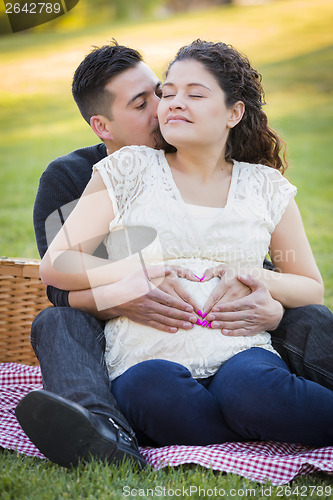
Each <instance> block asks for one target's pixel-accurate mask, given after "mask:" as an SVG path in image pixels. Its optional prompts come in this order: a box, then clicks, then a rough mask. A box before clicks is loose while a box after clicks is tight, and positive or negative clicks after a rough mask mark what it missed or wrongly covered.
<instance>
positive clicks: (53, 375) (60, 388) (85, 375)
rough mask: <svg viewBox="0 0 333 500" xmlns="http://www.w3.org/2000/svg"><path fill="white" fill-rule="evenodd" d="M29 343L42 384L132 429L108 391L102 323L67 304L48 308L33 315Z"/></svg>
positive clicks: (109, 387) (109, 390)
mask: <svg viewBox="0 0 333 500" xmlns="http://www.w3.org/2000/svg"><path fill="white" fill-rule="evenodd" d="M31 345H32V347H33V349H34V351H35V354H36V356H37V358H38V361H39V364H40V367H41V372H42V380H43V387H44V389H45V390H47V391H50V392H53V393H55V394H58V395H60V396H62V397H64V398H67V399H70V400H71V401H74V402H75V403H78V404H80V405H81V406H84V407H85V408H87V410H90V411H92V412H94V413H98V414H101V415H105V416H107V417H112V418H113V419H114V420H116V421H117V422H118V423H120V424H121V425H122V426H123V427H124V428H125V429H127V430H131V428H130V426H129V425H128V422H127V421H126V419H125V418H124V416H123V415H122V414H121V413H120V411H119V409H118V406H117V403H116V401H115V399H114V396H113V394H112V392H111V383H110V380H109V376H108V372H107V368H106V365H105V361H104V351H105V337H104V322H102V321H99V320H98V319H96V318H95V317H94V316H91V315H90V314H88V313H85V312H82V311H79V310H78V309H72V308H70V307H51V308H48V309H45V310H44V311H42V312H41V313H39V315H38V316H37V317H36V319H35V320H34V322H33V324H32V328H31Z"/></svg>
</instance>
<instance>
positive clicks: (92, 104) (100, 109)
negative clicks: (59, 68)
mask: <svg viewBox="0 0 333 500" xmlns="http://www.w3.org/2000/svg"><path fill="white" fill-rule="evenodd" d="M141 61H142V56H141V55H140V54H139V52H138V51H137V50H134V49H130V48H129V47H125V46H124V45H119V44H118V43H117V42H116V41H115V40H113V41H112V42H110V44H109V45H103V47H95V48H94V50H92V52H90V54H88V55H87V56H86V57H85V58H84V59H83V61H82V62H81V64H80V65H79V66H78V68H77V69H76V71H75V73H74V77H73V83H72V94H73V97H74V99H75V102H76V104H77V105H78V108H79V110H80V112H81V115H82V116H83V118H84V119H85V120H86V122H88V123H90V118H91V117H92V116H94V115H104V116H107V117H108V118H109V119H110V120H111V119H112V117H111V116H109V115H110V107H111V104H112V100H113V98H114V96H113V95H112V94H111V93H110V92H108V91H107V90H106V89H105V86H106V85H107V84H108V83H109V81H110V80H111V79H112V78H114V77H115V76H117V75H119V74H120V73H122V72H123V71H126V70H127V69H130V68H133V67H134V66H136V65H137V64H138V63H139V62H141Z"/></svg>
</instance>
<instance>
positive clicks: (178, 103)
mask: <svg viewBox="0 0 333 500" xmlns="http://www.w3.org/2000/svg"><path fill="white" fill-rule="evenodd" d="M169 107H170V109H184V108H185V104H184V101H183V100H182V99H180V98H179V97H178V96H175V97H173V99H171V100H170V102H169Z"/></svg>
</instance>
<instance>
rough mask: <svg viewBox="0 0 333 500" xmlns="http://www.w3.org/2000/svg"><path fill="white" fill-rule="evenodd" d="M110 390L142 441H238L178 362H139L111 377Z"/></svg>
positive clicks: (213, 403) (205, 393) (211, 399)
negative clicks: (116, 376) (119, 374)
mask: <svg viewBox="0 0 333 500" xmlns="http://www.w3.org/2000/svg"><path fill="white" fill-rule="evenodd" d="M112 390H113V393H114V395H115V397H116V399H117V401H118V404H119V406H120V409H121V411H122V412H123V413H124V415H125V417H126V418H127V420H128V421H129V423H130V424H131V425H132V426H133V429H134V431H135V433H136V436H137V438H138V440H139V444H141V445H147V444H149V445H153V444H155V445H158V446H166V445H172V444H187V445H207V444H211V443H224V442H226V441H241V440H242V437H241V436H240V435H238V434H237V433H236V432H234V431H232V430H231V429H230V428H229V427H228V425H226V422H225V420H224V417H223V414H222V412H221V410H220V408H219V405H218V402H217V401H216V400H215V398H214V397H213V396H212V395H211V394H210V393H209V392H208V391H207V389H205V387H204V386H203V385H202V384H201V383H200V382H198V381H197V380H195V379H193V378H192V376H191V374H190V372H189V371H188V370H187V368H185V367H184V366H183V365H180V364H178V363H173V362H171V361H164V360H159V359H157V360H149V361H144V362H142V363H139V364H137V365H135V366H133V367H132V368H129V369H128V370H127V371H126V372H125V373H124V374H123V375H121V376H120V377H118V378H117V379H115V380H114V381H113V382H112Z"/></svg>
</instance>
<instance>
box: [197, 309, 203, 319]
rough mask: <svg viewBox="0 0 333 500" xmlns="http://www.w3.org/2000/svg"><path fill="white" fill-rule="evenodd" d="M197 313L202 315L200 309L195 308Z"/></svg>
mask: <svg viewBox="0 0 333 500" xmlns="http://www.w3.org/2000/svg"><path fill="white" fill-rule="evenodd" d="M197 314H199V316H201V317H202V311H200V309H198V310H197Z"/></svg>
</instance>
